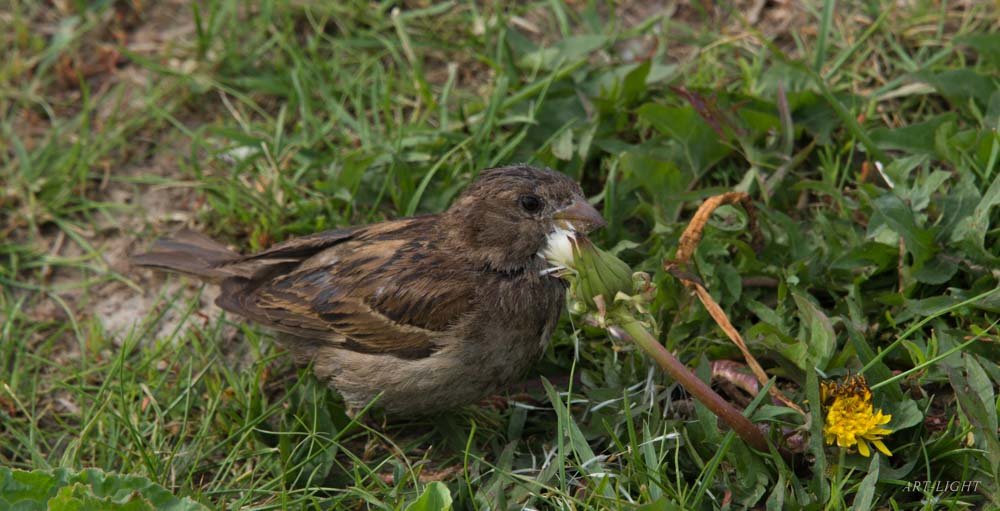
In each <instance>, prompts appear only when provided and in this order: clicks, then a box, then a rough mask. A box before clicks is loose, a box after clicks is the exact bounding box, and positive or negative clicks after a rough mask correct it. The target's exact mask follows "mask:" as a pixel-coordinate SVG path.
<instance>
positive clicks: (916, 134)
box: [869, 112, 958, 163]
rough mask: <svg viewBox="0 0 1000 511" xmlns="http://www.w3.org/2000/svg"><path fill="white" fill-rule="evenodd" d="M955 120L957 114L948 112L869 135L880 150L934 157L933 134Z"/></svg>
mask: <svg viewBox="0 0 1000 511" xmlns="http://www.w3.org/2000/svg"><path fill="white" fill-rule="evenodd" d="M957 119H958V114H956V113H954V112H948V113H945V114H940V115H937V116H934V117H931V118H929V119H928V120H926V121H923V122H918V123H915V124H910V125H909V126H904V127H902V128H895V129H889V128H875V129H873V130H871V132H870V133H869V135H870V136H871V138H872V140H873V141H874V142H875V143H876V144H878V146H879V147H881V148H882V149H894V150H900V151H905V152H907V153H910V154H929V155H935V154H937V152H936V148H935V145H934V133H936V132H937V130H938V128H940V127H941V126H942V125H944V124H946V123H952V124H954V123H955V122H956V120H957ZM883 163H885V162H883Z"/></svg>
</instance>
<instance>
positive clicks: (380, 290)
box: [219, 220, 477, 358]
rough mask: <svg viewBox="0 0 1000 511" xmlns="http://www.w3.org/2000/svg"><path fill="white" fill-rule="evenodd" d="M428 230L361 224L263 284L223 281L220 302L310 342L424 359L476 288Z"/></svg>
mask: <svg viewBox="0 0 1000 511" xmlns="http://www.w3.org/2000/svg"><path fill="white" fill-rule="evenodd" d="M430 228H431V227H430V223H429V222H426V221H422V220H403V221H398V222H388V223H386V224H377V225H375V226H371V227H368V228H364V229H362V230H359V231H357V232H355V233H354V235H353V236H352V237H351V238H350V239H347V240H344V241H341V242H340V243H337V244H335V245H333V246H331V247H330V248H327V249H325V250H323V251H320V252H319V253H317V254H316V255H314V256H312V257H311V258H309V259H306V260H305V261H303V262H302V263H301V264H299V265H298V266H297V267H296V268H295V269H294V270H292V271H290V272H289V273H286V274H283V275H278V276H275V277H274V278H272V279H270V280H268V281H267V282H264V283H262V284H260V285H257V286H246V287H243V288H238V287H237V286H236V285H234V286H232V288H231V289H228V290H227V286H225V285H224V287H223V296H224V297H225V298H220V302H219V305H220V306H222V307H223V308H225V309H227V310H230V311H233V312H236V313H239V314H241V315H244V316H247V317H248V318H250V319H252V320H254V321H257V322H259V323H262V324H264V325H266V326H269V327H271V328H273V329H275V330H278V331H281V332H284V333H287V334H291V335H293V336H295V337H298V338H302V339H308V340H311V341H313V342H316V341H324V342H329V343H333V344H335V345H337V346H338V347H341V348H344V349H350V350H354V351H359V352H365V353H383V354H391V355H395V356H398V357H401V358H421V357H425V356H429V355H430V354H432V353H433V352H434V351H436V350H437V349H439V348H440V345H439V344H438V343H439V342H440V341H441V340H442V338H443V336H442V333H443V332H445V331H447V330H448V329H449V328H450V327H452V326H453V325H455V324H456V323H457V322H458V321H459V320H460V319H461V317H462V315H463V314H465V313H466V312H469V311H470V310H471V309H472V308H473V306H474V304H475V302H476V293H477V286H476V281H475V280H476V279H475V276H476V274H475V273H474V272H470V271H468V270H466V269H462V268H454V267H452V266H453V265H449V264H448V261H447V260H446V259H447V258H446V257H445V256H444V255H443V254H440V253H439V252H437V251H436V250H435V249H434V247H433V243H432V242H431V241H430V238H431V237H432V236H430V235H431V234H432V233H430V232H425V231H427V230H428V229H430ZM227 291H231V292H227Z"/></svg>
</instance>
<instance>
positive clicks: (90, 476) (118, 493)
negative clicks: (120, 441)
mask: <svg viewBox="0 0 1000 511" xmlns="http://www.w3.org/2000/svg"><path fill="white" fill-rule="evenodd" d="M11 508H13V509H23V510H31V509H39V510H41V509H51V510H54V511H64V510H77V509H79V510H88V511H90V510H94V511H103V510H153V509H157V510H159V509H165V510H168V511H202V510H206V509H207V508H206V507H204V506H202V505H201V504H199V503H197V502H195V501H193V500H191V499H188V498H178V497H175V496H174V495H172V494H171V493H170V492H168V491H167V490H165V489H164V488H163V487H162V486H160V485H158V484H156V483H154V482H152V481H150V480H149V479H147V478H145V477H141V476H129V475H118V474H111V473H106V472H103V471H101V470H98V469H95V468H90V469H86V470H83V471H80V472H74V471H71V470H69V469H65V468H58V469H55V470H51V471H50V470H34V471H31V472H28V471H24V470H14V469H10V468H6V467H0V509H11Z"/></svg>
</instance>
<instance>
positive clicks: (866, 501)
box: [851, 454, 881, 511]
mask: <svg viewBox="0 0 1000 511" xmlns="http://www.w3.org/2000/svg"><path fill="white" fill-rule="evenodd" d="M880 458H881V456H880V455H878V454H876V455H874V456H872V460H871V461H870V462H869V463H868V475H866V476H865V478H864V479H862V480H861V484H860V485H858V493H857V494H855V495H854V505H853V506H852V507H851V509H854V510H855V511H868V510H869V509H871V508H872V501H873V500H874V498H875V483H877V482H878V467H879V459H880Z"/></svg>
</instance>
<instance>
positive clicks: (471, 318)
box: [132, 165, 605, 416]
mask: <svg viewBox="0 0 1000 511" xmlns="http://www.w3.org/2000/svg"><path fill="white" fill-rule="evenodd" d="M603 226H605V221H604V219H603V218H602V216H601V214H600V213H599V212H598V211H597V210H596V209H595V208H594V207H593V206H592V205H591V204H590V203H589V202H588V201H587V198H586V196H585V195H584V192H583V190H582V189H581V187H580V185H579V184H578V183H577V182H576V181H574V180H573V179H572V178H570V177H569V176H567V175H565V174H562V173H559V172H557V171H554V170H551V169H542V168H536V167H532V166H529V165H511V166H505V167H498V168H492V169H486V170H483V171H481V172H480V173H479V175H478V177H477V178H476V179H475V180H474V181H473V182H472V183H471V184H470V185H469V186H468V187H467V188H466V189H465V190H464V191H463V193H461V194H460V195H459V196H458V198H457V199H456V200H455V201H454V202H453V203H452V204H451V206H450V207H448V208H447V209H446V210H445V211H443V212H441V213H438V214H430V215H420V216H413V217H407V218H401V219H396V220H388V221H384V222H381V223H374V224H369V225H363V226H355V227H346V228H339V229H334V230H328V231H324V232H319V233H316V234H311V235H306V236H302V237H297V238H292V239H289V240H287V241H284V242H282V243H279V244H276V245H274V246H272V247H270V248H267V249H265V250H263V251H260V252H257V253H253V254H248V255H241V254H239V253H237V252H235V251H232V250H230V249H229V248H227V247H226V246H224V245H223V244H221V243H219V242H217V241H215V240H213V239H211V238H209V237H207V236H205V235H203V234H200V233H198V232H196V231H193V230H182V231H180V232H178V233H177V234H175V235H174V236H173V237H169V238H164V239H160V240H158V241H156V242H155V243H154V244H153V246H152V247H151V249H150V250H149V251H148V252H147V253H144V254H139V255H135V256H134V257H133V259H132V262H133V264H134V265H136V266H139V267H146V268H152V269H157V270H165V271H170V272H178V273H182V274H187V275H190V276H194V277H197V278H199V279H202V280H203V281H206V282H209V283H213V284H218V285H219V286H220V293H219V296H218V298H217V299H216V302H215V303H216V304H217V305H218V306H219V307H220V308H222V309H223V310H225V311H228V312H230V313H233V314H236V315H239V316H242V317H244V318H246V319H248V320H250V321H251V322H255V323H258V324H260V325H262V326H264V327H265V328H267V329H270V330H273V331H274V332H275V333H276V334H277V335H276V339H277V341H278V343H279V344H280V345H282V346H284V347H285V348H286V349H287V350H288V351H289V352H291V354H292V355H293V356H294V358H295V360H296V361H298V362H300V363H306V364H308V363H311V364H312V367H313V371H314V373H315V375H316V377H317V378H318V379H319V380H321V381H323V382H325V383H326V384H328V385H330V386H332V387H333V388H335V389H336V390H337V391H338V392H339V394H340V395H341V396H342V397H343V399H344V401H345V404H346V405H347V406H346V409H347V410H348V411H349V412H357V411H359V410H361V409H364V408H365V407H367V406H372V407H374V408H375V409H379V410H381V411H382V412H383V413H384V414H385V415H388V416H420V415H426V414H430V413H435V412H439V411H443V410H447V409H453V408H457V407H461V406H463V405H467V404H474V403H477V402H479V401H481V400H482V399H483V398H485V397H488V396H494V395H496V392H497V391H500V390H502V389H504V388H506V387H508V386H509V385H511V384H514V383H517V382H519V381H520V380H521V379H522V378H524V377H525V376H526V375H527V373H528V372H529V371H530V369H531V367H532V366H533V365H534V364H535V363H536V362H537V361H538V359H539V358H540V357H541V356H542V355H543V353H544V351H545V348H546V346H547V345H548V342H549V339H550V338H551V336H552V334H553V331H554V330H555V327H556V324H557V322H558V320H559V317H560V314H561V313H562V310H563V309H564V308H565V293H566V283H565V281H564V280H562V279H561V278H560V276H559V272H557V271H554V270H557V269H558V268H553V267H552V263H549V262H548V261H547V260H546V259H545V257H544V254H545V252H546V250H547V249H548V248H549V244H550V243H552V242H553V240H554V239H565V234H566V233H567V232H569V233H573V234H574V235H576V236H586V235H587V234H588V233H591V232H592V231H594V230H596V229H599V228H601V227H603ZM373 403H374V404H373Z"/></svg>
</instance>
